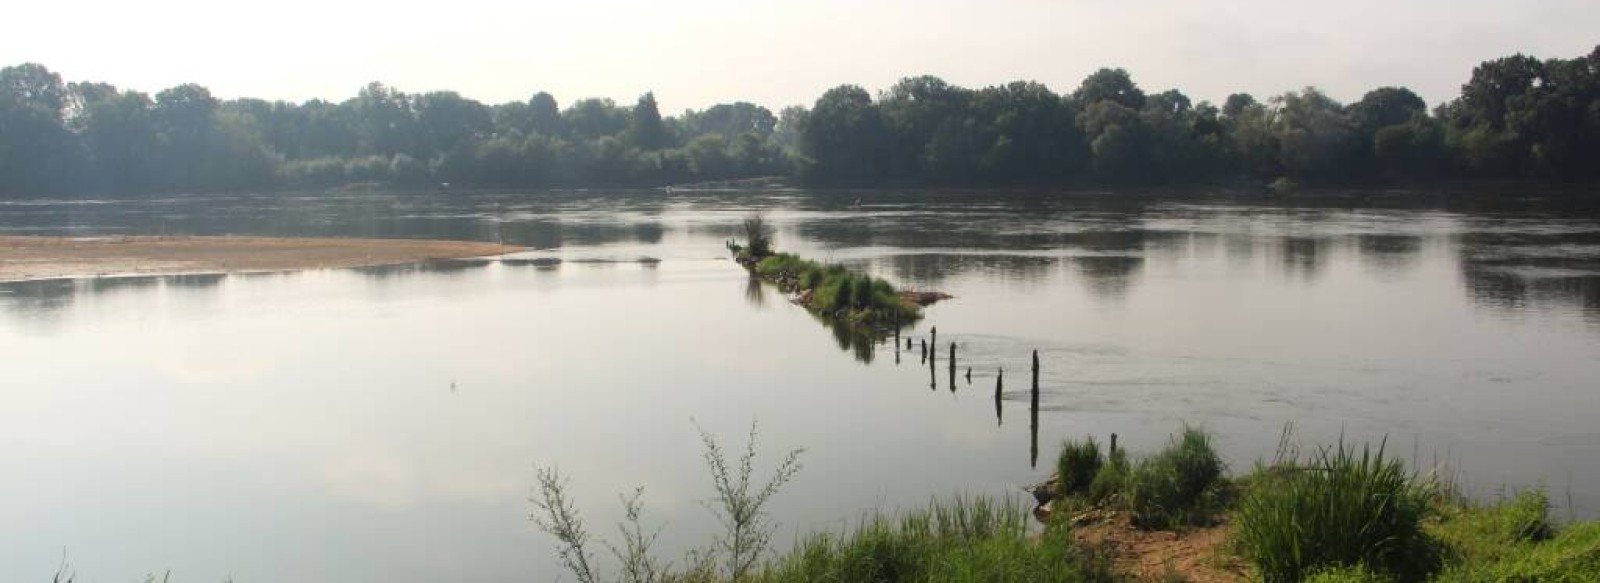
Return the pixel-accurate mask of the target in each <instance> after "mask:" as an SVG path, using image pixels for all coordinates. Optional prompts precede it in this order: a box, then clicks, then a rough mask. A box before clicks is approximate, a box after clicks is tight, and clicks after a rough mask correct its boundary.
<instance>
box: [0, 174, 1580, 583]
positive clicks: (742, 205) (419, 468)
mask: <svg viewBox="0 0 1600 583" xmlns="http://www.w3.org/2000/svg"><path fill="white" fill-rule="evenodd" d="M857 196H858V195H857V194H849V195H831V196H828V195H806V194H798V193H788V194H771V193H719V194H688V195H685V194H673V195H661V194H639V193H632V194H614V193H612V194H604V193H578V194H570V193H569V194H528V195H520V194H519V195H510V194H507V195H451V196H441V195H359V196H349V197H344V198H333V199H328V198H313V197H303V198H302V197H289V196H244V197H203V198H182V199H170V200H155V201H138V202H119V201H92V202H72V203H69V202H60V201H41V202H30V203H4V204H0V234H62V233H67V234H80V235H99V234H133V233H142V234H162V233H167V234H225V233H233V234H265V235H334V236H363V237H422V238H457V239H478V240H490V241H493V240H503V241H506V242H509V243H515V244H520V245H527V246H529V247H532V248H534V249H535V250H534V251H530V252H527V253H522V254H518V255H516V256H513V257H511V260H508V261H486V262H445V263H432V264H423V265H412V266H401V267H385V268H371V269H353V270H324V271H307V272H298V273H285V274H259V275H228V276H186V277H165V278H101V279H84V280H76V281H42V282H27V283H14V284H5V285H0V355H4V356H3V358H4V360H3V366H4V371H3V373H0V524H3V525H4V526H3V527H0V580H6V581H45V580H48V579H49V577H50V576H51V575H52V574H53V573H54V572H55V568H56V566H57V564H58V563H59V562H60V561H61V557H62V554H63V552H65V554H66V558H67V561H68V562H69V563H71V564H72V565H73V566H74V568H75V570H76V571H77V572H78V574H79V580H80V581H129V580H134V579H137V578H139V577H141V576H142V575H144V574H145V573H158V574H159V573H162V572H165V571H167V570H170V571H171V572H172V580H173V581H218V580H222V579H224V578H228V577H231V578H232V579H233V580H234V581H240V582H246V581H307V582H319V581H326V582H351V581H419V582H420V581H438V580H473V581H540V580H550V579H553V578H555V577H556V576H557V575H558V574H559V569H558V565H557V563H556V561H555V557H554V555H553V553H552V552H551V541H550V540H549V539H548V538H547V537H545V536H544V535H543V534H542V533H539V532H537V531H536V530H535V529H534V527H533V525H532V524H531V523H530V522H529V521H528V520H527V516H528V514H529V513H530V512H531V511H532V510H533V508H532V506H531V505H530V504H529V503H528V501H527V498H528V496H529V494H530V489H531V487H532V485H533V483H534V467H535V465H536V464H542V465H556V466H559V467H560V468H561V470H562V471H563V472H565V473H567V474H569V475H570V476H571V479H572V486H573V488H575V492H576V497H577V502H578V503H579V504H580V506H581V508H582V509H583V510H584V511H585V512H586V514H587V517H588V519H589V521H590V526H591V529H592V530H595V531H598V532H601V533H609V532H611V529H610V526H609V525H610V524H611V523H612V522H613V521H615V519H616V518H617V517H618V516H619V514H620V508H619V505H618V504H617V502H616V495H617V494H618V493H621V492H624V491H627V490H630V489H631V488H632V487H633V486H635V485H644V486H646V488H647V490H646V492H647V493H646V497H645V500H646V503H647V505H648V506H647V510H646V511H647V516H646V521H647V522H648V523H650V524H656V525H664V526H665V534H664V535H663V539H664V541H663V543H662V549H661V550H662V552H663V554H664V555H666V556H667V557H677V556H679V554H680V553H681V552H682V551H685V550H687V549H689V548H691V547H693V546H695V545H698V544H701V543H702V542H703V541H704V540H706V539H705V537H706V535H707V534H709V533H710V532H713V531H714V528H715V523H714V521H713V519H712V518H711V516H710V515H709V513H707V512H706V511H705V509H704V508H702V507H701V505H700V502H701V501H704V500H705V499H706V498H707V497H708V496H709V493H710V482H709V480H708V478H707V477H706V475H705V472H704V470H703V462H702V460H701V458H700V448H699V440H698V435H697V434H696V431H695V424H696V423H698V424H699V425H700V426H702V427H704V428H705V429H706V430H708V431H710V432H712V433H715V434H717V435H720V436H723V437H724V439H725V441H728V442H730V445H731V446H734V447H738V446H739V445H742V439H743V435H744V433H745V432H746V431H747V430H748V428H749V425H750V424H751V422H752V421H759V423H760V450H761V452H762V453H763V454H765V457H766V459H768V460H769V461H770V460H772V459H775V458H777V457H778V456H779V455H780V454H781V453H782V452H783V451H784V450H786V449H788V448H794V447H804V448H806V450H807V451H806V453H805V455H804V457H803V460H804V463H805V469H804V470H803V472H802V473H801V474H800V476H799V477H798V479H797V480H796V481H795V482H793V483H792V485H791V486H790V487H789V488H787V489H786V490H784V491H783V492H782V493H781V494H780V495H779V496H778V497H777V498H775V499H774V500H773V507H772V510H773V513H774V515H775V517H776V518H777V520H779V521H780V522H781V523H782V524H783V527H782V529H781V530H780V533H779V539H780V540H779V544H780V548H781V546H782V545H787V544H788V541H790V540H792V537H793V534H794V533H795V532H797V531H809V530H814V529H823V528H839V527H842V526H844V525H847V524H848V523H850V522H851V521H853V520H854V519H855V518H856V517H858V516H859V515H860V514H861V513H862V512H864V511H866V510H868V509H875V508H881V509H893V508H897V507H909V506H917V505H920V504H922V503H923V502H925V501H926V500H927V499H929V498H930V497H932V496H936V495H949V494H954V493H958V492H966V493H987V494H993V495H1006V494H1008V493H1016V492H1018V489H1019V488H1020V487H1021V486H1022V485H1024V484H1026V483H1029V482H1032V481H1036V480H1038V479H1039V478H1041V477H1043V475H1044V474H1045V473H1046V472H1047V469H1045V468H1046V467H1047V466H1049V465H1050V463H1051V462H1050V458H1051V456H1052V455H1053V454H1054V452H1055V446H1056V444H1058V443H1059V442H1060V440H1061V439H1062V438H1066V437H1080V436H1083V435H1086V434H1092V435H1096V436H1099V437H1101V438H1102V439H1104V437H1105V435H1106V434H1108V433H1111V432H1116V433H1118V434H1120V435H1121V438H1122V442H1123V443H1127V444H1129V446H1130V447H1133V448H1135V449H1146V448H1152V447H1155V446H1157V445H1159V443H1160V442H1161V441H1162V440H1164V439H1165V437H1166V435H1167V434H1168V433H1170V432H1172V431H1173V430H1175V429H1176V428H1178V427H1179V425H1180V423H1182V422H1185V421H1187V422H1191V423H1197V424H1203V425H1204V426H1206V427H1208V428H1210V429H1211V430H1213V431H1214V432H1215V433H1216V434H1217V436H1218V440H1219V444H1220V446H1221V448H1222V449H1223V451H1224V453H1225V455H1226V456H1227V457H1228V459H1229V460H1230V463H1231V465H1232V467H1233V468H1234V469H1235V470H1238V471H1243V470H1247V469H1248V468H1249V466H1250V464H1251V463H1252V462H1253V461H1254V460H1257V459H1260V458H1264V457H1270V456H1271V455H1272V453H1273V451H1274V450H1275V449H1276V446H1277V444H1278V437H1279V434H1280V432H1281V431H1282V429H1283V427H1284V425H1285V424H1286V423H1290V422H1292V423H1293V424H1294V426H1295V433H1296V435H1297V438H1298V439H1299V440H1300V441H1303V442H1309V443H1316V442H1328V441H1332V440H1335V439H1338V437H1339V436H1340V435H1341V434H1343V435H1344V436H1346V438H1347V439H1358V440H1367V439H1374V440H1375V439H1382V438H1384V437H1385V436H1387V438H1388V443H1389V448H1390V450H1391V451H1395V452H1398V453H1399V454H1400V455H1402V457H1404V458H1406V459H1408V460H1414V461H1415V462H1416V463H1417V464H1418V465H1419V466H1424V467H1432V466H1434V465H1437V464H1443V463H1448V467H1449V469H1448V471H1449V472H1450V474H1451V475H1452V476H1454V477H1455V478H1456V479H1457V480H1459V481H1460V482H1462V483H1463V484H1465V485H1466V487H1467V488H1468V489H1469V490H1470V491H1472V492H1474V493H1475V494H1478V495H1481V496H1493V495H1494V493H1495V492H1496V491H1497V490H1499V489H1501V488H1504V487H1519V486H1527V485H1537V484H1541V483H1542V484H1545V485H1546V486H1547V487H1548V488H1549V490H1550V491H1551V494H1552V498H1553V499H1554V500H1555V501H1556V502H1557V503H1559V505H1560V506H1561V508H1559V509H1558V510H1557V514H1559V515H1563V516H1566V515H1576V516H1581V517H1582V516H1587V517H1592V516H1595V515H1596V510H1597V508H1600V429H1597V428H1600V390H1597V389H1596V386H1597V384H1596V379H1600V359H1597V358H1596V356H1597V355H1600V221H1597V220H1596V219H1595V218H1594V217H1593V215H1583V214H1579V215H1577V216H1579V217H1581V218H1572V217H1573V216H1574V215H1572V214H1570V213H1563V214H1559V215H1550V214H1543V213H1539V212H1534V211H1527V210H1522V211H1495V212H1490V211H1467V210H1450V209H1449V208H1448V207H1441V208H1434V209H1400V208H1378V209H1373V208H1352V207H1349V206H1344V207H1339V206H1331V207H1321V208H1317V207H1310V206H1307V207H1296V206H1285V205H1282V204H1271V203H1264V202H1260V201H1243V202H1241V201H1216V202H1205V203H1199V202H1193V203H1171V202H1156V201H1149V200H1142V199H1130V198H1128V197H1122V198H1117V197H1096V196H1071V197H1062V198H1058V199H1053V200H1050V201H1046V202H1041V201H1029V200H1025V199H1021V198H1016V197H1010V196H1006V195H995V194H939V195H911V194H891V193H868V194H865V195H861V198H862V201H861V204H860V206H855V205H853V202H854V199H855V198H856V197H857ZM1380 206H1382V205H1380ZM753 208H762V209H767V210H768V211H769V213H770V214H769V216H770V218H771V220H772V221H773V222H775V223H776V225H777V226H778V235H777V245H778V246H779V247H780V248H782V249H785V250H791V251H796V252H799V253H802V254H805V255H808V256H812V257H815V258H819V259H827V260H831V261H836V262H842V263H846V264H849V265H852V266H855V267H858V268H861V269H865V270H869V271H871V272H873V273H876V274H878V275H881V276H883V277H886V278H888V279H890V280H891V281H894V282H896V283H898V284H900V285H904V286H911V287H916V288H926V289H937V290H942V291H946V292H949V293H951V294H954V295H955V296H956V299H954V300H952V301H949V302H946V303H942V304H939V305H937V306H935V307H933V308H931V309H929V310H928V311H927V319H926V320H925V321H924V322H922V323H921V324H920V325H919V327H918V328H917V329H915V330H911V331H909V332H908V334H910V335H911V336H913V337H915V338H918V339H921V338H924V337H925V336H926V333H927V328H928V327H929V326H937V327H938V329H939V330H938V331H939V335H938V338H939V343H940V353H939V354H940V357H941V359H942V358H943V357H944V355H945V354H946V352H945V351H946V350H948V346H947V345H946V343H947V342H949V341H955V342H957V343H958V344H959V356H958V359H959V369H960V372H961V374H960V375H959V376H958V377H957V378H956V380H955V383H954V385H953V386H952V384H951V383H950V378H949V376H948V371H947V369H946V368H945V362H944V361H943V360H941V361H939V362H938V364H937V368H936V369H934V370H930V369H929V368H928V367H925V366H922V365H921V364H919V357H920V355H919V354H917V353H915V352H903V351H902V352H901V353H900V354H898V355H897V354H896V350H895V349H894V348H893V347H891V346H888V345H877V346H874V345H871V344H867V345H860V344H858V343H855V342H853V341H852V340H851V339H849V338H848V337H846V338H843V339H839V338H836V337H835V335H834V334H833V332H832V331H830V330H829V329H827V328H825V327H824V326H822V325H821V324H820V323H819V322H817V321H816V320H814V319H813V318H812V317H811V316H809V315H808V314H807V313H806V312H805V311H804V310H802V309H800V308H798V307H795V306H792V305H790V304H789V303H788V302H787V301H785V299H784V298H783V297H782V296H781V295H779V294H777V293H776V292H775V291H774V290H771V289H767V288H764V287H762V286H759V285H753V284H751V283H750V281H749V280H748V278H747V277H746V275H745V273H744V272H743V271H742V270H741V269H740V268H738V266H736V265H735V264H733V263H732V262H730V261H728V260H726V258H725V255H726V251H725V250H724V249H723V247H722V244H723V241H724V240H726V239H728V238H729V237H732V236H734V235H735V233H736V230H737V228H738V221H739V219H740V218H741V217H742V216H743V215H744V214H745V213H747V212H748V211H749V210H751V209H753ZM1035 349H1037V350H1038V351H1039V352H1040V355H1041V359H1042V360H1043V362H1044V373H1043V377H1042V384H1043V397H1042V404H1043V406H1042V409H1043V410H1042V411H1041V412H1040V414H1039V421H1038V425H1039V429H1038V435H1037V443H1038V444H1039V445H1038V447H1039V450H1040V452H1039V462H1040V464H1039V465H1040V467H1039V468H1037V469H1036V468H1034V467H1033V460H1032V457H1033V451H1032V450H1033V445H1034V440H1035V437H1034V436H1033V435H1032V432H1031V431H1030V419H1029V412H1028V399H1027V395H1026V391H1025V389H1026V385H1025V379H1026V371H1027V366H1028V365H1027V363H1028V356H1029V353H1030V351H1032V350H1035ZM969 366H970V367H971V368H972V381H971V382H970V384H969V383H968V382H967V381H966V380H965V372H966V369H967V367H969ZM1002 368H1003V369H1005V371H1006V373H1007V374H1006V379H1007V383H1006V387H1007V392H1006V393H1005V395H1004V396H1003V397H1004V398H1003V400H1002V402H1001V405H1000V407H999V408H998V411H997V409H996V406H995V401H994V399H993V388H994V380H995V379H994V377H995V373H996V371H997V370H999V369H1002ZM997 413H998V415H997ZM1569 499H1570V502H1571V503H1570V505H1569V504H1568V500H1569Z"/></svg>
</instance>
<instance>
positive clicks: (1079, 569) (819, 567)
mask: <svg viewBox="0 0 1600 583" xmlns="http://www.w3.org/2000/svg"><path fill="white" fill-rule="evenodd" d="M1029 520H1030V518H1029V511H1028V508H1027V507H1026V506H1025V505H1023V504H1021V503H1019V502H1018V501H1016V500H1012V499H1006V500H1003V501H1000V502H994V501H992V500H991V499H988V498H982V497H979V498H955V499H953V500H948V501H936V502H933V503H931V504H929V506H928V507H927V508H925V509H921V510H915V511H911V512H906V513H904V514H900V515H898V516H885V515H877V516H873V517H871V518H868V519H866V520H864V521H863V522H862V523H861V524H859V525H858V526H856V527H855V528H854V529H853V530H851V531H850V532H847V533H840V534H834V533H823V534H817V535H812V536H810V537H808V538H806V539H804V540H803V541H801V542H800V543H799V544H798V545H796V548H795V550H794V551H793V552H791V553H789V554H788V555H786V556H784V557H783V558H781V559H780V560H778V561H777V562H776V563H774V564H773V565H771V566H770V567H769V568H768V569H767V570H766V571H765V572H763V573H760V574H758V575H756V576H754V577H752V578H751V580H752V581H761V582H785V583H786V582H791V581H792V582H841V583H842V582H857V581H861V582H878V581H927V582H963V583H964V582H972V583H977V582H989V581H1017V582H1024V581H1040V582H1052V581H1060V582H1091V581H1094V582H1098V581H1113V580H1116V577H1115V576H1114V575H1113V574H1112V573H1111V570H1110V565H1109V564H1108V563H1107V562H1106V561H1105V560H1103V559H1102V558H1100V557H1098V556H1096V555H1094V554H1091V553H1090V552H1088V551H1085V550H1083V549H1082V548H1081V547H1078V546H1076V545H1074V544H1073V542H1072V540H1071V533H1070V530H1069V529H1068V528H1067V527H1066V526H1065V525H1060V524H1056V525H1051V526H1049V527H1047V528H1046V529H1045V532H1044V533H1043V534H1042V535H1040V536H1038V537H1034V536H1032V535H1030V534H1029V527H1028V524H1029Z"/></svg>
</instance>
